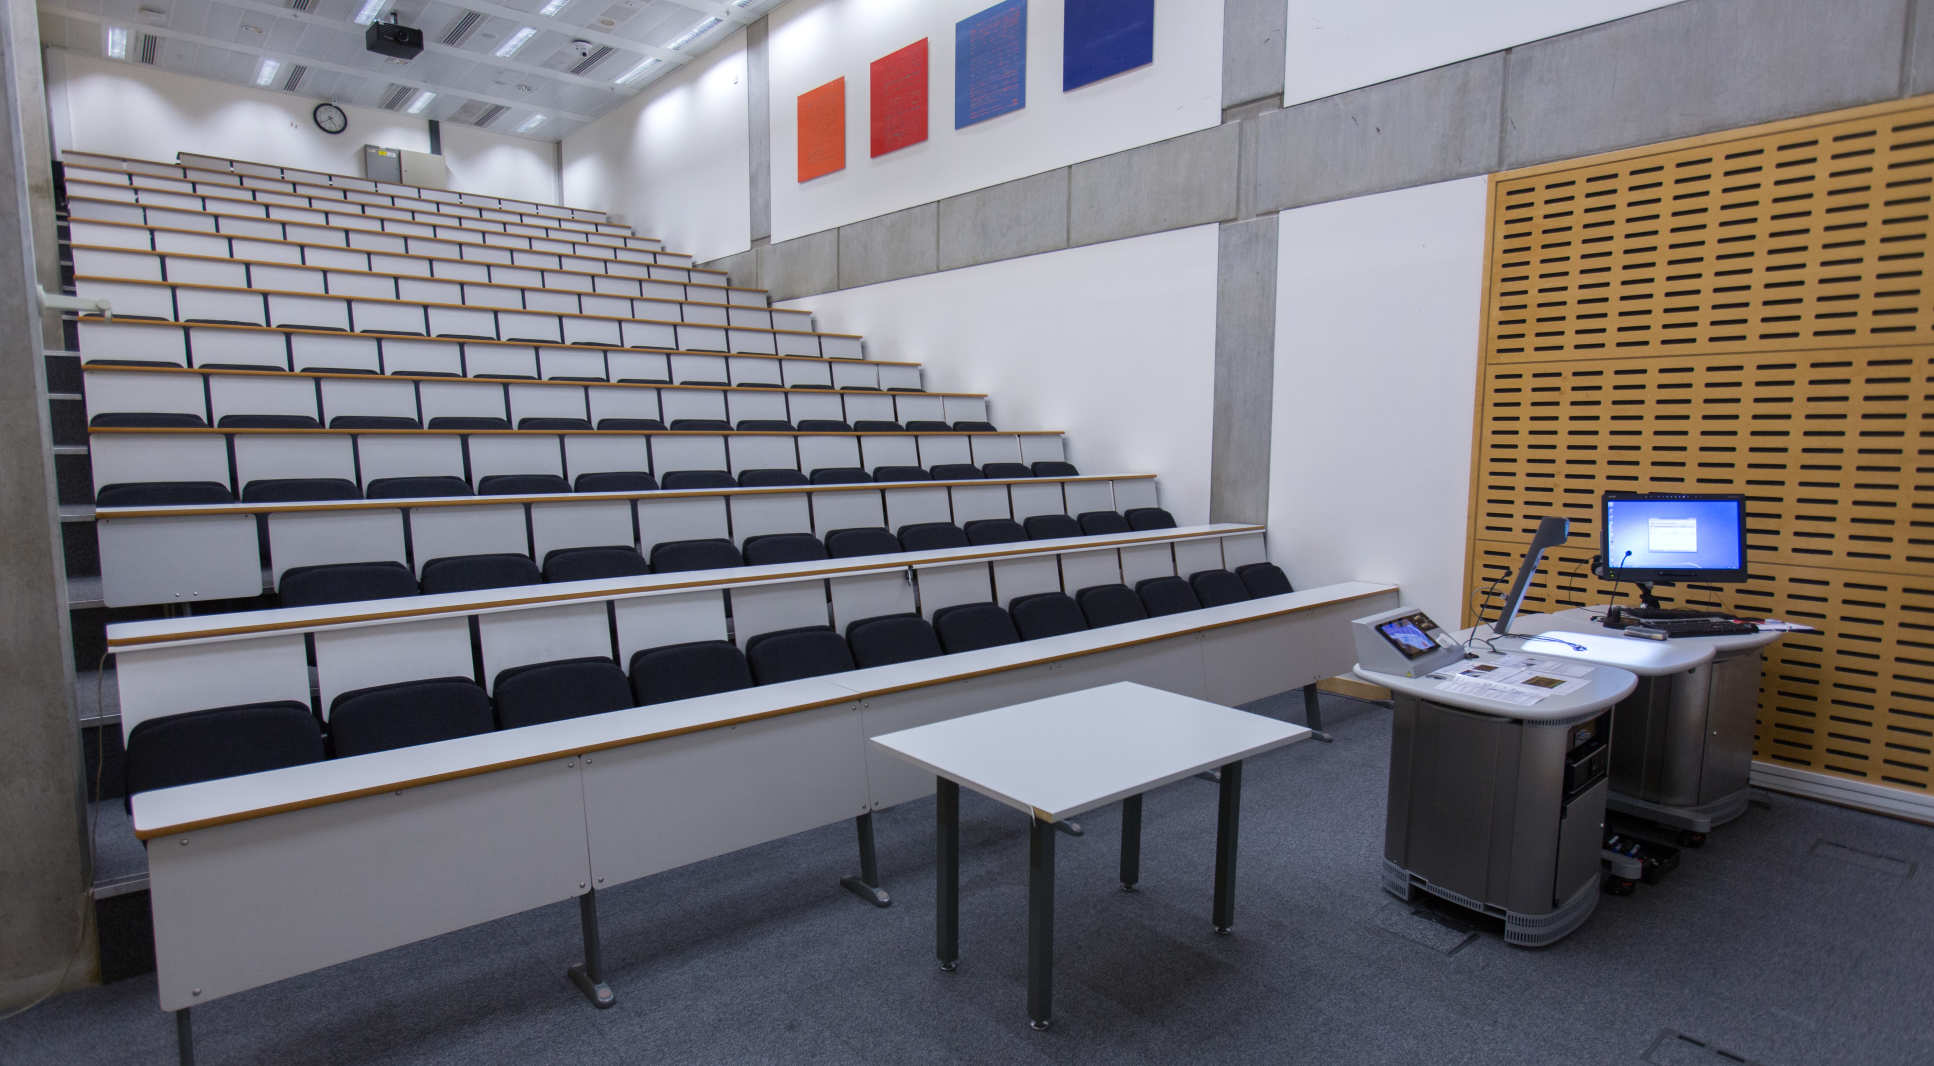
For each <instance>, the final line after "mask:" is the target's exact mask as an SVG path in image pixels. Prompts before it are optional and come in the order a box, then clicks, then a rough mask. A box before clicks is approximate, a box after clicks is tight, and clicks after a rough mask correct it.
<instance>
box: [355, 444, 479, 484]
mask: <svg viewBox="0 0 1934 1066" xmlns="http://www.w3.org/2000/svg"><path fill="white" fill-rule="evenodd" d="M356 460H357V462H358V463H359V464H360V466H361V469H362V473H363V487H364V488H368V487H369V483H370V482H372V481H375V480H376V479H377V478H385V477H423V476H431V475H444V474H447V475H450V476H452V477H463V476H464V473H463V438H462V437H460V436H458V435H457V434H454V433H438V434H427V433H426V434H408V435H405V434H400V433H397V434H390V433H359V434H357V435H356Z"/></svg>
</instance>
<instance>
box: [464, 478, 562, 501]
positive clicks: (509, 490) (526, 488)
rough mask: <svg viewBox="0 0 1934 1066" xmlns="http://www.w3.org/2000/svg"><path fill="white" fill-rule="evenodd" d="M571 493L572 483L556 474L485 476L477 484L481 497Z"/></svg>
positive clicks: (478, 493)
mask: <svg viewBox="0 0 1934 1066" xmlns="http://www.w3.org/2000/svg"><path fill="white" fill-rule="evenodd" d="M570 491H571V483H570V482H568V481H566V480H564V479H563V478H561V477H558V476H557V475H556V474H485V475H484V476H483V478H482V479H480V480H479V481H478V482H477V495H479V496H544V495H549V494H552V493H558V492H565V493H568V492H570Z"/></svg>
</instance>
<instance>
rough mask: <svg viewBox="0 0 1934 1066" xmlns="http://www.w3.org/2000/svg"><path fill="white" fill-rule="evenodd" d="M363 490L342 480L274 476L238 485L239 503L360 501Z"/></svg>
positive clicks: (335, 478) (337, 478)
mask: <svg viewBox="0 0 1934 1066" xmlns="http://www.w3.org/2000/svg"><path fill="white" fill-rule="evenodd" d="M362 498H363V490H361V489H359V488H357V487H356V483H355V482H354V481H351V480H349V479H348V478H344V477H275V478H262V479H260V480H257V481H251V482H249V483H248V484H246V485H243V486H242V502H243V503H291V502H304V501H310V500H360V499H362Z"/></svg>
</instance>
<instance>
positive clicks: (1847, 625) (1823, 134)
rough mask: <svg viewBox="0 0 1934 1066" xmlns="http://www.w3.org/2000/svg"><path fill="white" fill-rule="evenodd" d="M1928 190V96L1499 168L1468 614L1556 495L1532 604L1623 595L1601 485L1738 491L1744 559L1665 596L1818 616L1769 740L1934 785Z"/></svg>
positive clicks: (1780, 668)
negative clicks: (1603, 528) (1563, 531)
mask: <svg viewBox="0 0 1934 1066" xmlns="http://www.w3.org/2000/svg"><path fill="white" fill-rule="evenodd" d="M1931 211H1934V98H1930V97H1920V98H1916V99H1913V100H1906V101H1900V102H1897V103H1892V104H1885V105H1876V106H1873V107H1866V108H1858V109H1854V110H1850V111H1840V112H1833V113H1830V114H1825V115H1818V116H1812V117H1810V118H1805V119H1796V120H1791V121H1787V122H1781V123H1775V124H1772V125H1768V126H1760V127H1754V128H1751V129H1745V130H1736V131H1732V132H1729V133H1725V134H1719V135H1714V136H1709V137H1703V138H1697V139H1693V140H1688V141H1677V142H1672V143H1669V144H1664V145H1657V146H1653V147H1650V148H1643V149H1633V150H1629V151H1625V152H1619V153H1614V154H1611V155H1607V156H1600V157H1594V158H1591V159H1585V160H1574V161H1570V162H1566V163H1560V164H1552V165H1547V166H1541V167H1536V168H1531V169H1527V170H1521V171H1514V172H1511V173H1506V174H1500V175H1497V176H1496V177H1495V178H1494V179H1493V180H1492V184H1491V215H1490V227H1491V230H1490V243H1489V249H1488V252H1489V254H1488V258H1487V264H1488V276H1487V278H1486V289H1485V309H1484V312H1485V318H1484V323H1485V331H1484V342H1483V344H1484V346H1483V351H1482V353H1481V364H1480V368H1479V376H1478V426H1477V435H1476V452H1475V455H1474V457H1473V463H1472V481H1473V486H1472V490H1473V491H1472V505H1471V524H1470V541H1469V544H1470V549H1469V557H1468V570H1467V577H1468V578H1469V580H1468V581H1467V583H1466V584H1467V588H1469V589H1471V590H1472V592H1471V593H1470V594H1469V598H1467V600H1466V611H1467V614H1468V615H1470V616H1472V617H1473V618H1474V617H1475V615H1476V613H1477V612H1478V610H1479V608H1481V607H1483V604H1482V602H1481V599H1480V597H1478V596H1477V595H1476V590H1478V589H1479V588H1480V587H1481V586H1482V585H1484V584H1485V583H1486V582H1488V581H1490V579H1492V578H1493V577H1496V576H1498V575H1505V576H1507V577H1508V575H1509V574H1510V573H1511V572H1512V571H1514V570H1515V569H1516V567H1517V564H1518V560H1519V559H1520V558H1521V556H1522V555H1523V551H1524V546H1525V545H1526V544H1527V543H1528V542H1529V541H1530V538H1531V532H1532V530H1533V529H1534V528H1535V526H1536V525H1537V520H1538V519H1539V518H1541V517H1544V516H1546V515H1563V516H1565V517H1567V518H1569V519H1571V540H1570V542H1569V543H1568V544H1566V545H1565V546H1564V547H1563V548H1562V549H1559V550H1558V551H1555V552H1552V553H1549V554H1548V555H1547V556H1546V564H1545V566H1544V568H1543V570H1542V571H1541V572H1540V578H1539V580H1538V582H1537V583H1536V584H1535V585H1534V586H1533V588H1532V590H1531V592H1530V594H1529V596H1527V599H1526V609H1527V610H1547V609H1559V608H1562V607H1565V606H1577V605H1581V604H1587V603H1604V602H1607V598H1608V596H1609V594H1610V592H1611V589H1610V587H1609V585H1608V584H1607V583H1605V582H1601V581H1599V580H1597V579H1595V578H1593V577H1591V576H1590V574H1589V572H1588V570H1587V563H1588V560H1589V559H1590V558H1591V557H1592V556H1593V555H1595V554H1597V552H1598V542H1599V535H1600V533H1599V528H1598V501H1599V496H1600V494H1601V493H1602V492H1604V491H1605V490H1607V489H1627V490H1635V491H1648V490H1649V491H1665V492H1740V493H1744V494H1745V495H1746V496H1747V498H1748V506H1747V512H1748V529H1747V543H1748V548H1749V551H1750V557H1751V570H1752V579H1751V580H1750V581H1748V582H1747V583H1745V584H1740V585H1712V586H1690V587H1682V588H1679V589H1675V590H1671V593H1670V595H1671V596H1672V598H1673V599H1675V600H1676V601H1678V602H1680V603H1684V604H1691V605H1705V606H1713V607H1717V608H1723V609H1726V610H1733V611H1737V612H1739V613H1741V614H1747V615H1754V616H1760V615H1769V616H1773V617H1780V618H1788V619H1792V620H1796V621H1804V622H1808V623H1811V624H1813V625H1815V626H1817V627H1819V628H1820V629H1821V630H1822V631H1823V632H1822V634H1821V635H1819V636H1795V637H1790V638H1788V639H1786V640H1784V641H1782V642H1781V643H1780V644H1778V645H1776V646H1775V647H1774V649H1773V650H1772V652H1771V653H1770V655H1769V657H1768V660H1767V666H1766V671H1765V674H1764V676H1763V678H1762V681H1761V688H1760V719H1759V738H1758V757H1759V758H1761V759H1765V760H1769V761H1775V762H1780V763H1785V764H1788V765H1792V766H1798V767H1804V768H1807V769H1813V770H1821V771H1826V772H1831V773H1838V774H1844V775H1847V776H1851V777H1856V778H1860V779H1863V780H1867V781H1872V782H1875V783H1882V784H1888V785H1894V786H1898V787H1903V788H1909V789H1914V790H1918V791H1928V790H1930V789H1934V277H1931V276H1930V272H1929V265H1928V256H1929V247H1928V245H1929V243H1930V237H1931V235H1934V222H1931V221H1930V212H1931ZM1618 599H1620V600H1621V601H1624V602H1631V601H1632V599H1633V597H1632V595H1631V588H1630V586H1629V585H1628V586H1626V587H1625V588H1624V589H1621V590H1620V591H1619V595H1618ZM1486 617H1489V612H1486Z"/></svg>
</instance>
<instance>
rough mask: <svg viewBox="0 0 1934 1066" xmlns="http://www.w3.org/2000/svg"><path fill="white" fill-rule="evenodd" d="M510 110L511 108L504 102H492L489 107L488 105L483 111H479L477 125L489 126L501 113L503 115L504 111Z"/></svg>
mask: <svg viewBox="0 0 1934 1066" xmlns="http://www.w3.org/2000/svg"><path fill="white" fill-rule="evenodd" d="M508 110H510V108H507V107H505V106H504V105H502V104H492V105H490V106H489V107H486V108H484V109H483V110H482V111H479V112H478V113H477V119H476V122H477V125H479V126H488V125H490V124H491V123H492V122H495V121H497V119H498V118H499V117H500V116H501V115H503V113H504V112H506V111H508Z"/></svg>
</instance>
